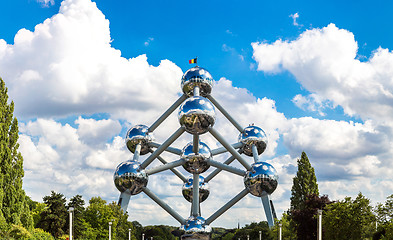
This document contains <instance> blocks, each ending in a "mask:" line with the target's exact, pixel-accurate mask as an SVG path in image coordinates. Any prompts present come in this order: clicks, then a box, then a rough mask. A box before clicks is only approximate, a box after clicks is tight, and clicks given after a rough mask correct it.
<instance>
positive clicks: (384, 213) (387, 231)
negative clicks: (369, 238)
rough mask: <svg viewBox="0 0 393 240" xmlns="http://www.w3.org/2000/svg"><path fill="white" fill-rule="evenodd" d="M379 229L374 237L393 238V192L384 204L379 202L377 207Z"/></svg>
mask: <svg viewBox="0 0 393 240" xmlns="http://www.w3.org/2000/svg"><path fill="white" fill-rule="evenodd" d="M374 211H375V213H376V218H377V222H378V230H377V232H376V233H375V234H374V235H373V239H393V194H392V195H390V196H388V197H387V199H386V202H385V203H384V204H382V203H380V204H378V205H377V206H376V207H375V209H374Z"/></svg>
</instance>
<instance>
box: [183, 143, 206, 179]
mask: <svg viewBox="0 0 393 240" xmlns="http://www.w3.org/2000/svg"><path fill="white" fill-rule="evenodd" d="M198 146H199V149H198V154H195V153H194V151H193V147H194V145H193V143H192V142H190V143H188V144H187V145H186V146H185V147H184V148H183V151H182V155H181V157H180V158H181V159H185V160H186V162H185V163H184V164H183V168H184V169H185V170H187V172H189V173H197V174H200V173H203V172H205V171H206V170H207V169H209V167H210V166H209V165H208V164H207V162H206V161H207V160H209V159H211V158H212V153H211V151H210V148H209V147H208V146H207V145H206V144H205V143H203V142H199V144H198Z"/></svg>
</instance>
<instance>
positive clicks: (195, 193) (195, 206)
mask: <svg viewBox="0 0 393 240" xmlns="http://www.w3.org/2000/svg"><path fill="white" fill-rule="evenodd" d="M191 214H192V216H194V217H198V216H199V174H197V173H194V174H192V207H191Z"/></svg>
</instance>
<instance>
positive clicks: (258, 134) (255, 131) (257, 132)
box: [239, 126, 267, 156]
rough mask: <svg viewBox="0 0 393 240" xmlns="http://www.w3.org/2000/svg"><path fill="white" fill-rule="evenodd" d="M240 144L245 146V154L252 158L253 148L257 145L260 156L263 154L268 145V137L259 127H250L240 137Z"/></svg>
mask: <svg viewBox="0 0 393 240" xmlns="http://www.w3.org/2000/svg"><path fill="white" fill-rule="evenodd" d="M239 142H242V143H243V144H244V146H243V152H244V154H246V155H247V156H252V148H251V146H252V145H253V144H255V145H256V146H257V150H258V155H260V154H262V153H263V152H264V151H265V149H266V145H267V137H266V134H265V132H264V131H263V130H262V129H261V128H260V127H257V126H248V127H246V128H245V129H244V130H243V132H242V133H240V135H239Z"/></svg>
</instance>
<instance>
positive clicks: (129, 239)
mask: <svg viewBox="0 0 393 240" xmlns="http://www.w3.org/2000/svg"><path fill="white" fill-rule="evenodd" d="M128 240H131V228H129V229H128Z"/></svg>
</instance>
